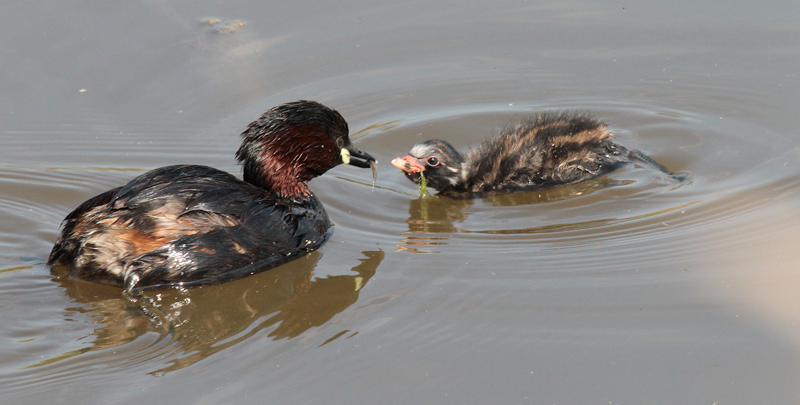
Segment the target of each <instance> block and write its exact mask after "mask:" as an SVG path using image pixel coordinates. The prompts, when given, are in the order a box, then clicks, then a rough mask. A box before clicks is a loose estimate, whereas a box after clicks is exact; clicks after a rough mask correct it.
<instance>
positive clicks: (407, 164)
mask: <svg viewBox="0 0 800 405" xmlns="http://www.w3.org/2000/svg"><path fill="white" fill-rule="evenodd" d="M392 164H393V165H394V167H396V168H398V169H400V170H402V171H404V172H406V173H408V174H412V173H418V172H424V171H425V166H423V165H422V164H421V163H419V160H417V158H415V157H414V156H411V155H405V156H403V157H401V158H395V159H394V160H392Z"/></svg>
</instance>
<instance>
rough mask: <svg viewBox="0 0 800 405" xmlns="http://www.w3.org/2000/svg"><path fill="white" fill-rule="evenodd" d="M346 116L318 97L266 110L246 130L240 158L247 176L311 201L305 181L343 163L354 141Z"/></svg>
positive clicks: (282, 193) (271, 188) (284, 193)
mask: <svg viewBox="0 0 800 405" xmlns="http://www.w3.org/2000/svg"><path fill="white" fill-rule="evenodd" d="M347 133H348V128H347V122H345V120H344V118H342V116H341V115H340V114H339V113H338V112H336V111H334V110H332V109H330V108H327V107H325V106H323V105H322V104H319V103H316V102H313V101H297V102H293V103H287V104H283V105H280V106H277V107H274V108H272V109H270V110H269V111H267V112H265V113H264V114H263V115H262V116H261V118H259V119H258V120H256V121H253V122H252V123H251V124H250V125H249V126H248V128H247V130H246V131H244V132H243V133H242V137H243V140H242V146H241V147H240V148H239V150H238V151H237V152H236V158H237V159H238V160H239V162H240V163H242V166H243V170H244V180H245V181H246V182H248V183H251V184H254V185H257V186H259V187H261V188H264V189H266V190H269V191H272V192H273V193H275V194H277V195H278V196H280V197H284V198H290V199H296V200H297V199H299V200H307V199H309V198H311V191H310V190H309V189H308V187H307V186H306V183H307V182H308V181H309V180H311V179H313V178H314V177H317V176H319V175H321V174H323V173H325V172H326V171H328V170H329V169H331V168H333V167H334V166H336V165H338V164H340V163H342V159H343V158H342V153H341V150H342V148H344V147H346V146H349V144H350V141H349V138H348V136H347Z"/></svg>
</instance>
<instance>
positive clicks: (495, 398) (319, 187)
mask: <svg viewBox="0 0 800 405" xmlns="http://www.w3.org/2000/svg"><path fill="white" fill-rule="evenodd" d="M4 11H5V12H4V15H5V17H6V18H7V20H6V23H5V24H2V25H0V36H1V37H2V38H3V39H4V43H5V44H6V49H5V51H4V52H3V53H2V54H0V61H1V62H2V65H3V66H4V69H3V73H2V74H0V84H2V86H0V89H2V94H3V97H0V116H2V117H3V119H2V122H3V124H2V127H0V143H2V145H3V147H2V148H0V247H2V249H0V297H2V298H0V303H1V305H0V322H2V324H3V325H4V327H3V332H2V333H1V334H0V350H2V352H3V353H4V356H3V359H2V361H0V390H2V393H3V398H4V401H7V402H8V403H37V402H41V401H44V400H47V401H50V402H61V403H75V402H79V401H80V402H123V403H132V402H141V401H151V402H162V401H163V398H177V399H178V400H179V401H181V402H187V403H189V402H206V403H217V402H225V403H228V402H237V403H261V402H263V401H264V398H269V399H270V400H271V401H272V402H278V403H289V402H298V401H302V402H317V403H319V402H324V403H351V402H359V403H376V402H380V403H412V402H422V403H487V402H498V403H522V402H530V403H559V404H561V403H715V402H717V403H743V404H744V403H796V402H797V401H798V400H800V389H798V388H797V383H796V382H797V378H798V376H799V375H800V352H799V351H798V348H800V329H798V325H800V317H799V316H798V315H797V311H796V310H795V308H797V305H798V303H799V302H798V301H799V299H798V298H797V297H798V295H797V293H796V286H797V285H798V282H800V275H799V273H798V270H800V268H799V267H798V265H797V263H798V259H800V254H798V251H797V249H796V246H797V244H798V235H800V218H798V214H797V213H798V202H800V196H798V186H800V142H799V141H798V138H797V136H796V127H797V112H796V106H797V104H798V94H800V93H799V92H798V90H799V86H798V84H799V83H798V82H799V79H798V73H799V71H798V66H800V64H798V62H800V60H798V59H800V58H799V57H798V56H797V55H798V54H800V45H798V44H800V41H798V39H800V28H798V26H797V24H796V21H797V17H798V15H800V8H798V5H797V4H795V3H793V2H775V3H772V4H770V5H763V4H755V3H753V4H751V3H748V2H736V3H731V2H724V3H723V2H706V3H697V2H678V3H675V2H672V3H663V4H662V3H661V2H647V3H635V4H623V3H616V2H602V1H589V2H568V3H563V2H549V3H532V2H519V1H506V2H471V3H463V2H462V3H458V4H445V3H441V4H432V3H394V4H372V3H371V2H351V3H348V4H344V5H341V4H339V5H334V4H330V5H317V6H315V8H313V9H310V8H309V6H306V5H300V4H294V3H285V4H262V3H257V2H252V3H244V2H242V3H236V4H226V5H224V6H223V5H219V4H216V3H214V4H212V2H193V3H186V4H184V3H178V2H163V1H161V2H159V1H154V2H148V3H144V4H135V5H134V4H131V5H123V6H119V5H118V6H115V7H113V8H112V7H104V6H98V5H97V4H93V3H88V2H82V1H74V0H73V1H67V2H59V3H55V2H46V3H39V4H36V3H30V2H28V3H16V4H13V5H6V7H5V8H4ZM214 18H216V19H218V20H219V21H218V22H217V21H215V20H213V19H214ZM301 98H305V99H313V100H317V101H320V102H323V103H325V104H326V105H329V106H331V107H333V108H336V109H337V110H339V111H340V112H341V113H342V114H343V115H344V117H345V118H346V119H347V120H348V122H349V124H350V129H351V133H352V134H353V135H352V138H353V139H354V143H355V144H356V145H357V146H358V147H359V148H362V149H363V150H366V151H368V152H369V153H371V154H372V155H373V156H375V157H376V158H377V159H378V160H379V162H380V164H379V177H378V183H377V185H376V187H375V188H374V190H373V189H372V179H371V173H369V170H355V169H352V168H348V167H340V168H336V169H334V170H332V171H331V172H329V173H328V174H326V175H325V176H323V177H321V178H319V179H316V180H314V181H313V182H312V183H311V187H312V189H313V190H314V192H315V193H316V194H317V196H318V197H319V198H320V199H321V200H322V201H323V203H324V204H325V206H326V209H327V211H328V213H329V214H330V217H331V219H332V220H333V221H334V222H335V223H336V228H335V234H334V236H333V238H332V239H331V240H330V241H329V242H328V243H327V244H326V245H325V246H324V247H323V248H322V249H321V250H320V251H318V252H315V253H313V254H311V255H309V256H307V257H305V258H302V259H299V260H297V261H295V262H292V263H289V264H287V265H285V266H282V267H280V268H278V269H274V270H271V271H268V272H265V273H262V274H258V275H255V276H252V277H248V278H245V279H242V280H237V281H234V282H230V283H226V284H223V285H219V286H211V287H204V288H195V289H189V290H159V291H151V292H148V293H147V294H146V297H145V298H144V299H142V300H139V301H132V300H129V299H126V298H124V297H123V296H122V294H121V293H120V290H119V289H118V288H113V287H107V286H102V285H96V284H92V283H87V282H82V281H78V280H69V279H59V278H56V277H54V276H53V275H51V273H50V270H49V268H48V267H47V266H46V265H45V264H44V262H45V261H46V258H47V255H48V253H49V249H50V248H51V246H52V243H53V241H54V240H55V238H56V235H57V231H58V224H59V223H60V221H61V220H62V219H63V217H64V216H65V215H66V214H67V213H68V212H70V210H72V209H73V208H74V207H75V206H77V205H78V204H80V203H81V202H83V201H84V200H86V199H87V198H89V197H91V196H94V195H96V194H98V193H100V192H102V191H105V190H107V189H109V188H111V187H114V186H116V185H120V184H123V183H124V182H126V181H128V180H130V179H132V178H133V177H135V176H136V175H138V174H140V173H142V172H143V171H146V170H149V169H151V168H155V167H158V166H164V165H169V164H175V163H200V164H207V165H211V166H214V167H218V168H221V169H223V170H229V171H231V172H238V171H239V168H238V166H237V165H236V164H235V161H234V159H233V153H234V151H235V150H236V148H238V143H239V139H238V134H239V133H240V132H241V131H242V130H243V129H244V128H245V126H246V125H247V124H248V123H249V122H250V121H251V120H253V119H255V118H257V117H258V115H259V114H260V113H261V112H263V111H264V110H266V109H267V108H269V107H272V106H274V105H277V104H280V103H283V102H286V101H291V100H296V99H301ZM554 109H577V110H590V111H593V112H594V113H595V114H596V115H597V116H598V117H600V118H601V119H603V120H604V121H606V122H607V123H608V124H609V127H610V128H611V129H612V131H613V132H614V133H615V134H616V140H617V142H618V143H620V144H623V145H625V146H628V147H631V148H636V149H640V150H642V151H644V152H646V153H648V154H649V155H650V156H652V157H654V158H655V159H656V160H658V161H659V162H661V163H663V164H664V165H666V166H667V167H669V168H670V169H671V170H674V171H677V172H680V173H683V174H686V175H687V176H688V180H687V181H686V182H683V183H679V182H675V181H674V180H672V179H670V178H669V177H668V176H665V175H663V174H662V173H659V172H657V171H654V170H652V169H648V168H646V167H641V166H629V167H625V168H623V169H622V170H619V171H617V172H614V173H613V174H611V175H610V176H607V177H604V178H601V179H596V180H593V181H589V182H585V183H581V184H576V185H571V186H566V187H560V188H556V189H552V190H546V191H542V192H532V193H524V194H517V195H511V196H497V197H491V198H486V199H479V200H474V201H457V200H450V199H446V198H433V199H425V200H423V199H419V198H418V190H417V189H416V187H415V185H413V184H412V183H410V182H409V181H407V180H406V179H405V178H404V177H403V176H402V175H401V174H400V173H399V171H398V170H397V169H395V168H394V167H392V166H391V165H390V163H389V162H390V161H391V159H392V158H394V157H396V156H402V155H404V154H405V153H406V152H407V151H408V149H409V148H410V147H411V146H412V145H414V144H415V143H417V142H419V141H421V140H425V139H429V138H434V137H436V138H442V139H447V140H449V141H451V143H453V144H454V145H455V146H456V147H461V148H465V147H467V146H469V145H472V144H474V143H477V142H480V141H481V140H483V139H484V138H486V137H488V136H491V135H493V134H496V133H497V132H498V131H499V129H500V128H502V127H503V126H504V125H506V124H508V123H509V122H512V121H514V120H518V119H523V118H525V117H526V116H528V115H530V114H532V113H535V112H539V111H545V110H554Z"/></svg>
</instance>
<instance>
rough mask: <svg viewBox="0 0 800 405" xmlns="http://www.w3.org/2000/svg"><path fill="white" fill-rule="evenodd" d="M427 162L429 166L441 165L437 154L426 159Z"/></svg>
mask: <svg viewBox="0 0 800 405" xmlns="http://www.w3.org/2000/svg"><path fill="white" fill-rule="evenodd" d="M425 163H427V164H428V166H431V167H436V166H439V158H437V157H436V156H431V157H429V158H427V159H425Z"/></svg>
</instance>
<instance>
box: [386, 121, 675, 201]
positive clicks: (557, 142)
mask: <svg viewBox="0 0 800 405" xmlns="http://www.w3.org/2000/svg"><path fill="white" fill-rule="evenodd" d="M612 135H613V134H612V133H611V132H609V131H608V128H607V126H606V124H604V123H602V122H600V121H598V120H597V119H596V118H594V117H592V116H591V115H587V114H578V113H570V112H560V113H543V114H540V115H538V116H535V117H533V118H532V119H530V120H528V121H525V122H523V123H520V124H517V125H514V126H511V127H509V128H507V129H505V130H504V131H503V132H501V133H500V135H498V136H496V137H494V138H491V139H488V140H486V141H485V142H483V143H482V144H480V145H478V146H476V147H473V148H472V149H470V150H469V151H467V152H466V153H465V154H463V155H462V154H461V153H459V152H458V151H457V150H456V149H455V148H453V146H452V145H450V144H449V143H447V142H445V141H442V140H437V139H434V140H429V141H425V142H422V143H420V144H417V145H415V146H414V147H413V148H412V149H411V151H410V152H409V154H408V155H406V156H404V157H402V158H396V159H394V160H392V164H393V165H394V166H396V167H397V168H399V169H401V170H402V171H403V172H404V173H405V175H406V177H408V178H409V179H410V180H411V181H413V182H414V183H418V184H419V182H420V175H421V173H422V174H424V176H425V180H426V182H427V185H428V186H429V187H432V188H434V189H436V190H437V191H438V192H439V194H442V195H445V196H449V197H456V198H474V197H480V196H484V195H487V194H490V193H510V192H517V191H526V190H534V189H542V188H547V187H551V186H555V185H559V184H566V183H575V182H579V181H582V180H586V179H590V178H592V177H597V176H600V175H603V174H605V173H608V172H610V171H612V170H614V169H615V168H617V167H619V166H620V165H622V164H625V163H630V162H632V161H633V160H640V161H642V162H644V163H647V164H648V165H651V166H654V167H656V168H658V169H659V170H662V171H664V172H666V173H669V171H668V170H667V169H666V168H664V167H663V166H661V165H660V164H658V163H657V162H655V161H654V160H652V159H650V158H649V157H647V156H646V155H644V154H642V153H641V152H638V151H635V150H630V149H627V148H625V147H623V146H620V145H617V144H615V143H613V142H611V137H612Z"/></svg>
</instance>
